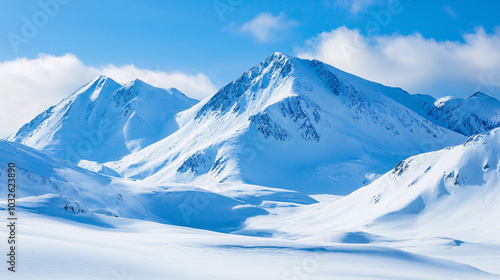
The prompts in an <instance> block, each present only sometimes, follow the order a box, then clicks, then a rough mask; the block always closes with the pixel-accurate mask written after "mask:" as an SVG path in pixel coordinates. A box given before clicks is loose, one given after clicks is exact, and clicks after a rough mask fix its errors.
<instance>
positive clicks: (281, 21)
mask: <svg viewBox="0 0 500 280" xmlns="http://www.w3.org/2000/svg"><path fill="white" fill-rule="evenodd" d="M298 24H299V23H298V22H297V21H295V20H288V19H287V18H286V16H285V15H284V14H283V13H281V14H280V15H278V16H274V15H272V14H269V13H261V14H259V15H258V16H257V17H255V18H254V19H252V20H251V21H249V22H247V23H245V24H243V26H242V27H241V28H240V31H241V32H243V33H249V34H251V35H252V36H254V37H255V38H256V39H257V41H258V42H260V43H268V42H271V41H276V40H279V39H281V38H283V36H284V34H285V33H286V32H287V31H288V30H289V29H290V28H292V27H295V26H297V25H298Z"/></svg>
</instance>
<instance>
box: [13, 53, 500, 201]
mask: <svg viewBox="0 0 500 280" xmlns="http://www.w3.org/2000/svg"><path fill="white" fill-rule="evenodd" d="M498 126H500V102H499V101H498V100H496V99H494V98H492V97H489V96H487V95H485V94H482V93H476V94H474V95H472V96H471V97H469V98H466V99H459V98H450V97H448V98H441V99H439V100H435V99H434V98H432V97H431V96H427V95H412V94H409V93H407V92H405V91H404V90H402V89H399V88H392V87H387V86H384V85H381V84H378V83H374V82H370V81H367V80H364V79H362V78H359V77H356V76H354V75H351V74H348V73H345V72H343V71H341V70H338V69H336V68H334V67H332V66H329V65H326V64H324V63H322V62H320V61H317V60H302V59H298V58H294V57H290V56H287V55H284V54H281V53H275V54H273V55H272V56H270V57H269V58H267V59H266V60H265V61H263V62H262V63H260V64H259V65H257V66H255V67H253V68H252V69H250V70H249V71H247V72H245V73H244V74H243V75H242V76H241V77H239V78H238V79H236V80H235V81H233V82H231V83H230V84H228V85H226V86H225V87H223V88H222V89H221V90H219V91H218V92H217V93H215V94H214V95H212V96H210V97H208V98H206V99H205V100H203V101H201V102H199V103H198V102H197V101H196V100H193V99H190V98H188V97H186V96H185V95H184V94H182V93H181V92H179V91H177V90H176V89H169V90H164V89H159V88H155V87H153V86H150V85H148V84H146V83H144V82H142V81H139V80H136V81H133V82H131V83H128V84H126V85H124V86H122V85H119V84H117V83H116V82H114V81H113V80H111V79H110V78H106V77H98V78H96V79H95V80H93V81H91V82H89V83H88V84H87V85H85V86H84V87H82V88H81V89H79V90H78V91H77V92H75V93H74V94H72V95H71V96H70V97H68V98H66V99H64V100H63V101H61V102H60V103H59V104H57V105H56V106H54V107H51V108H49V109H48V110H47V111H45V112H44V113H42V114H40V115H39V116H37V117H36V118H35V119H34V120H32V121H31V122H30V123H28V124H26V125H24V126H23V127H22V128H21V129H20V130H19V131H18V132H17V133H15V134H14V135H12V136H10V137H9V138H8V139H7V140H8V141H14V142H18V143H22V144H24V145H27V146H30V147H33V148H36V149H39V150H41V151H43V152H45V153H47V154H50V155H53V156H55V157H59V158H62V159H65V160H68V161H69V162H72V163H74V164H79V165H80V166H82V167H84V168H87V169H89V170H93V171H96V172H100V173H103V174H108V175H114V176H121V177H131V178H137V179H146V180H149V181H152V182H157V183H165V182H178V183H192V184H195V185H200V184H201V185H211V184H233V183H234V182H239V183H244V184H253V185H261V186H267V187H278V188H282V189H288V190H295V191H300V192H303V193H308V194H315V193H333V194H348V193H350V192H352V191H354V190H356V189H358V188H359V187H361V186H363V185H366V184H368V183H370V182H372V181H373V180H374V179H376V178H378V176H380V175H382V174H384V173H385V172H387V171H388V170H390V169H391V168H392V167H393V166H394V165H395V164H396V163H397V162H399V161H401V160H403V159H405V158H407V157H409V156H412V155H416V154H419V153H423V152H429V151H434V150H438V149H441V148H444V147H446V146H449V145H456V144H459V143H462V142H463V141H465V139H466V137H465V136H470V135H473V134H477V133H480V132H486V131H488V130H491V129H493V128H495V127H498Z"/></svg>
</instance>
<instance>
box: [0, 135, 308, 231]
mask: <svg viewBox="0 0 500 280" xmlns="http://www.w3.org/2000/svg"><path fill="white" fill-rule="evenodd" d="M10 162H13V163H15V165H16V167H15V169H16V171H15V174H16V181H17V182H18V183H17V188H16V189H17V193H16V205H17V209H18V210H19V211H27V212H31V213H37V214H40V215H44V216H51V217H59V218H64V219H68V220H74V221H78V222H81V223H85V224H90V225H96V226H103V227H108V225H107V224H106V222H103V220H105V219H106V217H123V218H129V219H130V218H131V219H137V220H146V221H154V222H157V223H161V224H174V225H181V226H188V227H193V228H203V229H210V230H214V231H223V232H230V231H234V230H236V229H238V228H239V226H240V225H241V224H242V223H243V222H244V221H245V220H246V219H247V218H249V217H252V216H255V215H265V214H267V211H266V210H265V209H263V208H262V207H259V205H260V204H262V203H263V201H268V202H273V201H274V202H290V203H294V204H295V205H300V204H311V203H315V202H316V201H315V200H314V199H312V198H310V197H308V196H306V195H303V194H300V193H297V192H291V191H287V190H279V189H271V188H265V187H259V186H248V185H247V186H236V188H237V190H238V191H233V190H227V189H226V190H224V191H223V192H222V191H221V192H219V193H218V192H217V191H218V190H217V189H214V190H213V191H209V190H203V189H200V188H198V187H196V186H191V185H182V184H153V183H151V182H141V181H131V180H126V179H121V178H115V177H109V176H105V175H101V174H98V173H95V172H92V171H89V170H86V169H83V168H80V167H78V166H76V165H73V164H71V163H68V162H67V161H64V160H61V159H58V158H56V157H53V156H50V155H47V154H44V153H42V152H40V151H38V150H36V149H33V148H30V147H27V146H24V145H22V144H19V143H13V142H8V141H2V140H0V180H1V184H2V186H5V183H6V182H7V179H9V178H10V177H9V176H8V172H7V171H8V169H9V167H8V164H9V163H10ZM4 182H5V183H4ZM0 197H3V199H0V211H4V210H5V209H6V208H7V200H6V198H7V187H6V186H5V187H2V188H1V189H0Z"/></svg>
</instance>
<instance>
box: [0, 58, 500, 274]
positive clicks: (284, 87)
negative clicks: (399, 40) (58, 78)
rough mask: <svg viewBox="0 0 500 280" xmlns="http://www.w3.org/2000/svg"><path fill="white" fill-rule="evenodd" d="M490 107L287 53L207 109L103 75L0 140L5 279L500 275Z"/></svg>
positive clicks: (498, 170) (205, 104)
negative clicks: (96, 134)
mask: <svg viewBox="0 0 500 280" xmlns="http://www.w3.org/2000/svg"><path fill="white" fill-rule="evenodd" d="M497 102H498V101H496V100H495V99H492V98H490V97H488V96H485V95H483V94H481V93H477V94H474V95H472V96H471V97H469V98H467V99H456V98H443V99H440V100H435V99H433V98H432V97H430V96H425V95H410V94H408V93H406V92H404V91H403V90H401V89H398V88H389V87H385V86H383V85H380V84H376V83H373V82H369V81H366V80H363V79H360V78H358V77H355V76H352V75H350V74H347V73H344V72H342V71H340V70H338V69H335V68H333V67H331V66H328V65H325V64H323V63H321V62H319V61H309V60H300V59H297V58H292V57H288V56H286V55H282V54H279V53H276V54H274V55H272V56H271V57H269V58H268V59H267V60H266V61H264V62H262V63H261V64H259V65H257V66H256V67H254V68H252V69H251V70H249V71H248V72H246V73H244V74H243V75H242V76H241V77H240V78H239V79H237V80H235V81H234V82H232V83H230V84H229V85H227V86H226V87H224V88H223V89H221V90H220V91H219V92H217V93H216V94H214V95H213V96H212V97H209V98H207V99H205V100H203V101H201V102H199V103H197V104H196V101H194V100H191V99H188V98H187V97H185V96H184V95H183V94H182V93H180V92H178V91H176V90H175V89H171V90H168V91H165V90H161V89H157V88H154V87H151V86H149V85H147V84H145V83H143V82H141V81H134V82H132V83H129V84H127V85H125V86H122V85H119V84H116V83H115V82H113V81H112V80H110V79H109V78H105V77H99V78H97V79H95V80H94V81H92V82H91V83H89V84H88V85H86V86H84V87H83V88H82V89H80V90H79V91H77V92H76V93H75V94H73V95H71V96H70V97H69V98H67V99H65V100H63V101H62V102H61V103H60V104H58V105H56V106H55V107H53V108H51V109H49V110H47V111H46V112H45V113H43V114H41V115H40V116H39V117H37V118H36V119H35V120H33V121H32V122H30V123H29V124H27V125H25V126H24V127H23V128H22V129H21V130H19V132H18V133H16V134H15V135H13V136H11V137H10V138H9V140H11V141H14V142H9V141H0V187H1V188H0V213H5V210H6V208H7V204H6V198H7V188H6V182H7V179H8V174H7V170H8V167H7V165H8V163H9V162H15V164H16V180H17V215H18V218H19V220H18V231H17V236H18V252H17V253H18V259H17V260H18V266H17V270H18V272H16V273H15V274H14V273H11V272H8V271H7V269H6V264H4V267H3V268H2V267H1V265H0V279H231V280H233V279H252V280H253V279H288V280H292V279H293V280H297V279H299V280H304V279H500V277H499V276H498V275H499V274H500V266H499V265H498V264H499V263H500V241H499V237H500V223H499V220H500V128H496V129H495V128H494V127H496V126H498V124H499V123H498V120H499V117H498V116H500V113H498V108H499V106H498V103H497ZM194 104H196V105H194ZM478 104H479V105H478ZM192 105H194V106H192ZM191 106H192V107H191ZM481 106H487V108H488V111H487V112H486V111H484V112H483V111H482V110H479V109H478V108H481ZM188 108H189V109H188ZM186 109H187V110H186ZM158 112H161V113H160V114H159V115H158ZM478 112H482V113H478ZM103 116H105V118H107V119H109V120H111V121H112V122H113V124H114V126H113V129H111V130H109V132H108V133H105V134H103V135H102V139H100V140H99V141H100V145H96V146H95V147H94V149H93V153H89V154H81V153H80V154H79V156H78V157H76V158H70V159H68V160H69V162H68V161H65V160H64V159H67V158H66V157H65V156H64V155H65V153H66V152H67V149H68V148H69V149H77V148H78V144H79V143H81V142H79V141H80V140H81V134H79V133H81V132H82V131H85V129H86V128H92V127H94V126H95V125H96V123H99V120H100V119H101V118H102V117H103ZM158 116H159V118H158ZM452 130H453V131H452ZM488 130H490V131H489V132H486V133H484V134H479V135H474V136H472V137H470V138H469V139H468V140H467V138H466V137H465V135H470V134H475V133H478V132H484V131H488ZM87 140H88V139H87ZM28 146H31V147H28ZM5 219H6V217H5ZM6 230H7V229H6V228H5V227H3V226H2V227H0V234H2V235H4V236H5V237H7V232H6ZM6 250H7V242H4V241H0V251H1V252H6Z"/></svg>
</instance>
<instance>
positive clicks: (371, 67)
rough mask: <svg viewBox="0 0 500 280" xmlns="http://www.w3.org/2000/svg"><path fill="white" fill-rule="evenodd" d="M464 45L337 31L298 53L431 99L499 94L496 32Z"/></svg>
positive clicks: (499, 35) (468, 37) (478, 34)
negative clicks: (478, 92)
mask: <svg viewBox="0 0 500 280" xmlns="http://www.w3.org/2000/svg"><path fill="white" fill-rule="evenodd" d="M463 39H464V40H463V42H458V41H436V40H434V39H426V38H424V37H423V36H422V35H420V34H418V33H417V34H413V35H408V36H402V35H390V36H388V35H384V36H375V37H364V36H363V35H362V34H361V33H360V31H359V30H351V29H348V28H346V27H340V28H337V29H334V30H332V31H331V32H324V33H321V34H319V35H318V36H317V37H315V38H313V39H311V40H309V41H307V42H306V44H305V46H304V47H302V48H300V49H298V50H297V53H298V54H297V55H298V56H299V57H303V58H315V59H318V60H321V61H324V62H326V63H328V64H331V65H332V66H334V67H337V68H339V69H341V70H344V71H346V72H350V73H352V74H355V75H357V76H360V77H363V78H365V79H369V80H373V81H376V82H380V83H383V84H386V85H390V86H399V87H402V88H403V89H405V90H407V91H410V92H412V93H426V94H431V95H433V96H435V97H440V96H444V95H455V96H466V95H470V94H472V93H473V92H475V91H482V92H484V93H487V94H490V95H492V96H494V97H497V98H499V97H500V96H499V95H500V29H497V31H496V32H495V33H493V34H487V33H486V32H485V31H484V29H483V28H477V29H476V31H475V32H474V33H471V34H465V35H464V36H463Z"/></svg>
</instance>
